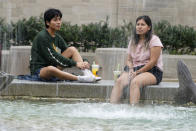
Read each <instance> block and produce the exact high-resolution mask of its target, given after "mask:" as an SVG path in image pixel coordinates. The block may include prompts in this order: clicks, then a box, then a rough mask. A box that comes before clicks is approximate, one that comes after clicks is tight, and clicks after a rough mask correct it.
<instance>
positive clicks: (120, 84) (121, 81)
mask: <svg viewBox="0 0 196 131" xmlns="http://www.w3.org/2000/svg"><path fill="white" fill-rule="evenodd" d="M128 83H129V79H128V73H127V72H123V74H122V75H121V76H120V77H119V78H118V79H117V80H116V83H115V85H114V87H113V89H112V93H111V96H110V102H111V103H119V102H120V98H121V96H122V92H123V88H124V87H125V86H126V85H128Z"/></svg>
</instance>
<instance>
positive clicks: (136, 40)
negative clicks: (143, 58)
mask: <svg viewBox="0 0 196 131" xmlns="http://www.w3.org/2000/svg"><path fill="white" fill-rule="evenodd" d="M141 19H143V20H144V21H145V23H146V24H147V25H148V26H150V30H149V31H148V32H147V33H146V34H145V43H144V44H145V47H146V49H147V48H149V42H150V40H151V38H152V22H151V19H150V17H149V16H147V15H143V16H139V17H138V18H137V19H136V24H137V22H138V21H139V20H141ZM139 40H140V36H139V35H138V34H137V33H136V27H135V29H134V32H133V38H132V45H133V46H137V44H138V43H139Z"/></svg>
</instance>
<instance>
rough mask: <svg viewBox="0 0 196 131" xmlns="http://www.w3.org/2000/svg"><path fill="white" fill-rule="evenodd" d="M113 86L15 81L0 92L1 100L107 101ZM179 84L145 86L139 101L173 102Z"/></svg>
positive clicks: (101, 83)
mask: <svg viewBox="0 0 196 131" xmlns="http://www.w3.org/2000/svg"><path fill="white" fill-rule="evenodd" d="M113 86H114V81H113V80H101V81H99V82H97V83H78V82H67V81H62V82H37V81H28V80H17V79H14V80H13V82H12V83H11V84H10V86H8V87H7V88H6V89H4V90H3V91H2V92H0V96H1V99H3V98H6V97H7V98H8V97H10V98H15V99H17V98H24V97H25V98H29V99H31V98H38V99H40V98H43V99H56V100H58V99H61V100H62V99H64V100H67V99H73V100H74V99H75V100H76V99H78V100H81V99H88V100H100V101H108V100H109V98H110V94H111V91H112V87H113ZM178 87H179V84H178V83H177V82H161V83H160V84H159V85H151V86H147V87H145V88H144V89H143V90H142V94H141V100H150V101H173V100H174V94H175V93H176V92H177V90H178Z"/></svg>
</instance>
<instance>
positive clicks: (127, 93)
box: [121, 65, 163, 99]
mask: <svg viewBox="0 0 196 131" xmlns="http://www.w3.org/2000/svg"><path fill="white" fill-rule="evenodd" d="M143 66H144V65H142V66H137V67H134V68H133V70H134V71H137V70H139V69H140V68H142V67H143ZM124 71H125V72H129V67H128V66H125V67H124ZM147 72H150V73H152V74H153V75H154V76H155V78H156V80H157V83H156V84H157V85H158V84H159V83H160V82H161V81H162V76H163V72H162V71H161V70H160V69H159V68H158V67H157V66H154V67H153V68H152V69H150V70H148V71H147ZM142 89H143V88H140V93H141V92H142ZM129 97H130V88H129V85H127V86H125V87H124V88H123V95H122V97H121V98H123V99H126V98H129Z"/></svg>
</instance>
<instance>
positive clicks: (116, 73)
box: [113, 71, 121, 81]
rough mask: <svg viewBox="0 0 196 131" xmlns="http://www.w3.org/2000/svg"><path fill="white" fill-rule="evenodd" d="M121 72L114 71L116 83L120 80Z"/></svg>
mask: <svg viewBox="0 0 196 131" xmlns="http://www.w3.org/2000/svg"><path fill="white" fill-rule="evenodd" d="M120 74H121V71H113V75H114V81H116V80H117V79H118V77H119V76H120Z"/></svg>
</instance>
